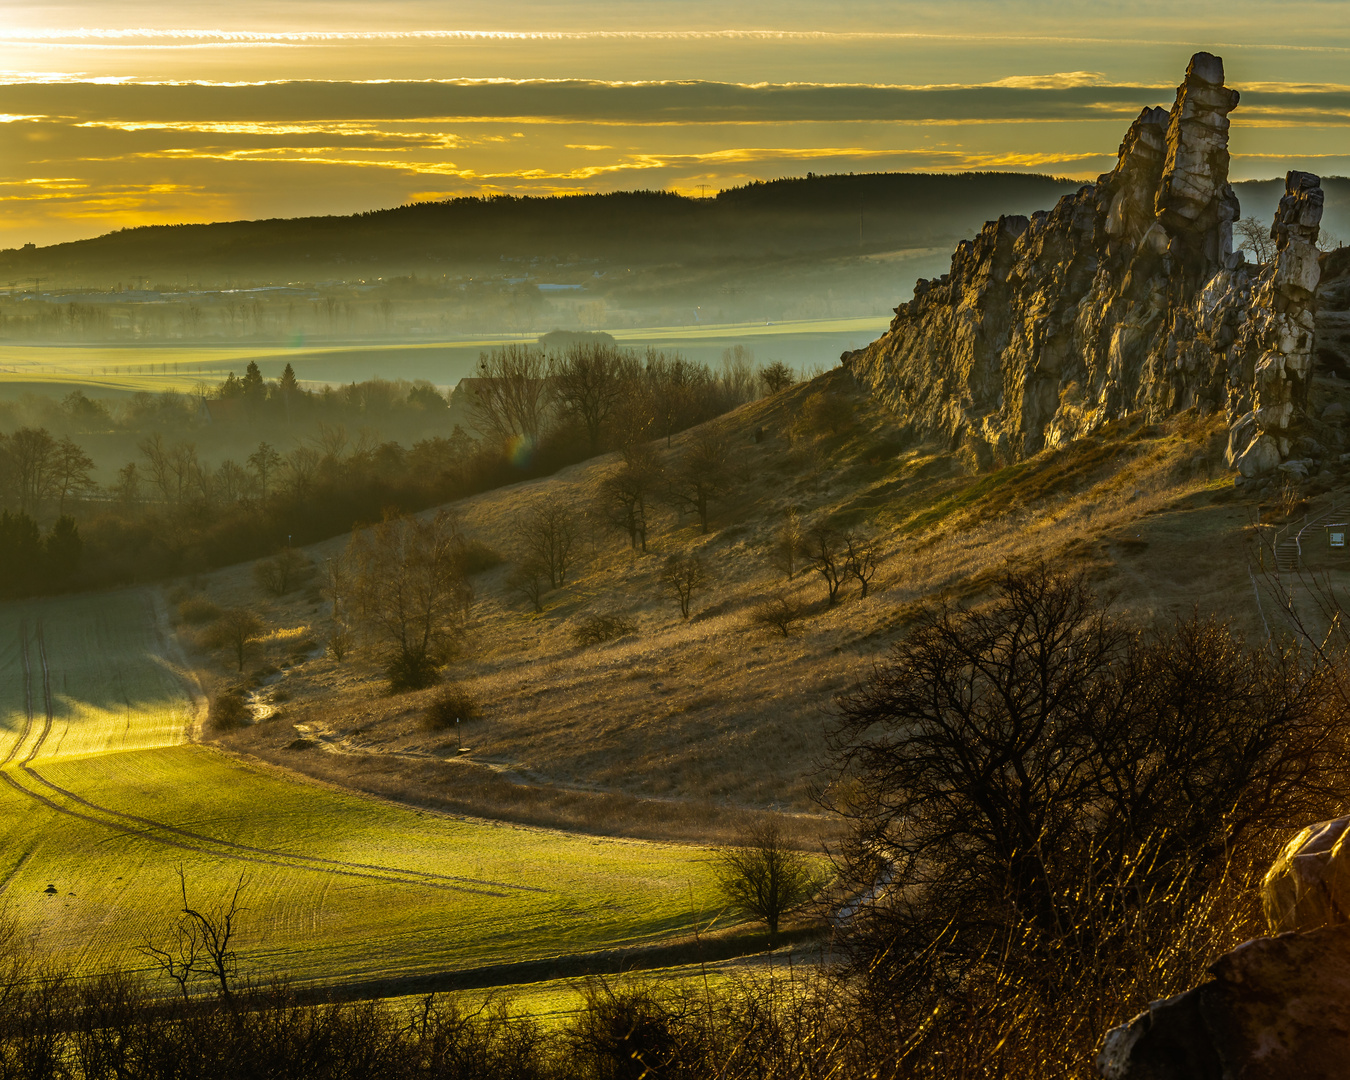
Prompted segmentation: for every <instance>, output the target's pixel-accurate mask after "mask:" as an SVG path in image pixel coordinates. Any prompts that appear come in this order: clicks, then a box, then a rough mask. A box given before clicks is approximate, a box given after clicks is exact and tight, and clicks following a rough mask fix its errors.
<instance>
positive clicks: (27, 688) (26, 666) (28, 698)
mask: <svg viewBox="0 0 1350 1080" xmlns="http://www.w3.org/2000/svg"><path fill="white" fill-rule="evenodd" d="M19 655H20V656H21V657H22V658H23V706H24V719H23V731H21V732H20V733H19V737H18V739H17V740H15V742H14V745H13V746H11V747H10V748H9V753H8V754H6V755H5V760H4V761H0V769H3V768H4V767H5V766H6V765H8V764H10V762H12V761H13V760H14V757H15V755H16V754H18V752H19V750H20V748H21V747H22V746H23V744H24V743H26V742H27V741H28V735H29V732H31V731H32V730H33V670H32V665H31V663H30V662H29V659H28V620H27V619H24V620H23V621H22V622H20V623H19Z"/></svg>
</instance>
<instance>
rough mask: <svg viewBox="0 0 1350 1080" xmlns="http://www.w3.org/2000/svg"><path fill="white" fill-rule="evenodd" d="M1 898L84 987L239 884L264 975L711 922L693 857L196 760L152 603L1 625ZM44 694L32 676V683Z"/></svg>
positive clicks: (587, 945)
mask: <svg viewBox="0 0 1350 1080" xmlns="http://www.w3.org/2000/svg"><path fill="white" fill-rule="evenodd" d="M0 643H2V644H0V672H3V674H4V676H5V680H4V688H3V690H2V691H0V726H2V727H3V730H4V732H5V733H6V735H7V744H8V745H7V747H6V752H7V755H8V756H7V757H6V758H5V760H4V763H3V766H0V779H3V781H4V782H3V784H0V852H3V853H4V855H5V858H4V865H0V882H3V883H2V884H0V893H3V899H4V902H5V903H6V904H7V906H8V907H9V910H10V911H11V912H12V913H13V914H14V915H15V916H16V917H18V918H20V919H21V920H23V921H24V922H26V923H30V924H32V925H33V926H35V927H38V928H39V933H40V936H41V938H42V939H43V941H44V943H45V945H46V946H47V947H48V948H49V949H51V950H52V951H53V953H54V954H55V955H56V957H57V958H58V959H59V960H60V961H61V962H63V963H65V964H68V965H70V966H71V968H72V969H74V970H76V971H86V972H92V971H100V970H108V969H110V968H114V967H130V968H139V967H143V966H144V960H143V958H142V957H141V954H140V953H139V946H140V945H141V944H142V943H143V942H144V940H145V939H146V938H147V937H150V938H154V937H155V936H156V935H157V934H162V933H163V932H164V931H165V929H166V928H167V926H168V925H169V923H170V922H171V920H172V919H173V918H174V916H175V914H176V912H177V908H178V906H179V898H178V896H177V889H178V879H177V872H178V869H179V868H180V867H181V868H182V869H183V872H184V874H185V876H186V878H187V881H188V884H189V888H190V890H191V891H192V895H193V898H194V899H195V900H197V901H198V902H209V901H213V900H215V899H217V898H218V897H220V896H222V895H223V894H224V893H225V892H226V890H228V889H231V888H232V887H233V884H234V883H235V882H237V881H238V880H239V878H240V877H241V876H242V877H243V878H244V880H245V887H244V903H245V906H246V908H247V912H246V915H245V926H244V930H243V937H242V938H241V955H242V956H244V958H245V960H246V961H249V962H250V963H251V965H252V968H251V970H252V971H253V973H254V974H260V975H265V974H268V973H270V972H273V971H277V970H280V969H285V970H287V971H288V972H289V973H290V975H291V977H292V978H294V979H296V980H297V981H300V982H307V981H359V980H365V979H372V978H378V979H386V978H391V977H394V978H396V977H398V976H400V975H420V974H427V973H430V972H436V971H444V970H453V969H462V968H467V967H475V966H480V965H482V964H497V963H506V962H511V961H515V960H524V959H539V958H545V957H548V956H553V955H558V954H561V953H568V952H583V951H590V950H593V949H599V948H608V947H614V946H619V945H624V944H638V943H645V942H650V941H655V940H659V939H660V938H662V937H665V936H669V935H671V934H674V933H680V932H682V931H684V930H686V929H687V928H689V927H690V926H691V925H692V924H693V922H694V921H695V920H697V919H700V918H703V919H706V918H707V917H708V916H709V915H710V914H711V912H710V911H709V910H707V908H708V907H709V906H710V905H709V901H708V899H707V898H708V896H709V894H710V888H709V885H710V874H709V867H708V865H707V861H706V858H705V856H704V853H703V852H702V851H701V850H700V849H697V848H692V847H683V846H677V845H662V844H650V843H642V842H635V841H622V840H607V839H599V838H594V837H585V836H573V835H568V834H563V833H557V832H547V831H542V830H533V829H522V828H514V827H509V826H500V825H495V824H492V823H487V822H476V821H462V820H455V819H451V818H447V817H444V816H439V815H433V814H427V813H422V812H419V811H416V810H412V809H407V808H402V807H397V806H392V805H389V804H385V803H381V802H378V801H375V800H371V799H368V798H363V797H359V796H356V795H348V794H345V793H343V792H340V791H334V790H332V789H329V788H324V787H319V786H317V785H313V784H309V783H305V782H301V781H299V780H295V779H291V778H288V777H286V776H285V775H282V774H278V773H276V772H275V771H270V770H269V771H264V770H262V769H258V768H253V767H251V766H249V765H247V764H245V763H243V762H241V761H238V760H235V759H231V758H228V757H225V756H224V755H222V754H220V753H218V752H216V751H213V750H210V749H208V748H204V747H198V746H191V745H185V744H184V738H185V732H186V731H187V730H188V727H189V725H190V722H191V719H192V714H193V704H192V700H191V696H190V694H189V692H188V690H187V687H186V684H185V682H184V680H183V676H182V674H181V673H179V672H176V671H175V670H174V669H173V668H172V666H171V665H170V664H168V663H167V661H166V660H165V658H164V656H163V654H162V650H161V649H160V647H159V640H158V638H157V636H156V633H155V628H154V624H153V610H152V608H151V606H150V605H149V604H148V602H147V601H146V598H145V597H144V595H142V594H137V593H132V592H127V593H121V594H112V595H108V596H100V597H82V598H70V599H64V600H53V601H48V602H43V603H40V604H27V605H9V606H6V607H4V608H0ZM25 676H26V677H25Z"/></svg>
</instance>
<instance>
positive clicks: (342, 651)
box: [320, 556, 352, 663]
mask: <svg viewBox="0 0 1350 1080" xmlns="http://www.w3.org/2000/svg"><path fill="white" fill-rule="evenodd" d="M322 575H323V584H322V585H321V586H320V591H321V592H322V594H323V597H324V599H325V600H327V601H328V603H329V605H330V606H331V611H330V613H329V620H330V622H331V623H332V626H331V627H330V629H329V631H328V652H329V654H330V655H331V656H332V657H333V659H334V660H336V661H337V662H338V663H341V662H342V661H343V660H344V659H345V658H346V656H347V652H348V650H349V649H350V648H351V615H350V612H349V610H348V608H349V605H350V603H351V590H352V583H351V572H350V568H349V567H348V565H347V560H346V559H344V558H342V557H341V556H339V557H337V558H328V559H325V560H324V563H323V570H322Z"/></svg>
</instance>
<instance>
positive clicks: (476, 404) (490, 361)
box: [469, 345, 548, 443]
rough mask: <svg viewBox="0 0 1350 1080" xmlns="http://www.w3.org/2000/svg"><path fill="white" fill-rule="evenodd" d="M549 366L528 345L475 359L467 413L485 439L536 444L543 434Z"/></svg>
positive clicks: (485, 354) (504, 349) (511, 347)
mask: <svg viewBox="0 0 1350 1080" xmlns="http://www.w3.org/2000/svg"><path fill="white" fill-rule="evenodd" d="M547 376H548V365H547V362H546V361H545V359H544V354H543V353H542V352H541V351H540V350H539V349H537V348H535V347H533V346H531V345H506V346H504V347H502V348H499V349H493V350H492V351H491V352H485V353H481V354H480V355H479V357H478V375H477V377H476V378H475V380H474V382H473V383H472V384H471V394H472V397H471V400H470V403H469V411H470V414H471V415H472V416H473V421H474V426H475V427H477V428H478V430H479V431H481V432H482V433H483V434H484V435H487V436H490V437H492V438H494V439H496V440H497V441H498V442H503V443H504V442H507V441H509V440H511V439H515V438H522V439H525V440H526V441H528V442H530V443H537V442H538V441H539V436H540V435H541V434H542V433H543V427H544V417H545V412H546V402H547V392H548V378H547Z"/></svg>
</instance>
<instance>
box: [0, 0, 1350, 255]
mask: <svg viewBox="0 0 1350 1080" xmlns="http://www.w3.org/2000/svg"><path fill="white" fill-rule="evenodd" d="M1199 49H1206V50H1208V51H1210V52H1214V53H1217V54H1218V55H1220V56H1222V57H1223V58H1224V61H1225V67H1226V71H1227V78H1228V84H1229V85H1230V86H1234V87H1237V88H1238V89H1239V90H1240V91H1241V92H1242V101H1241V103H1240V105H1239V107H1238V109H1237V111H1235V112H1234V114H1233V116H1232V122H1233V130H1232V142H1231V148H1232V151H1233V164H1232V175H1233V178H1234V179H1257V178H1265V177H1271V176H1279V175H1282V174H1283V173H1284V172H1285V171H1286V170H1288V169H1290V168H1304V169H1308V170H1310V171H1312V172H1316V173H1320V174H1322V175H1347V174H1350V0H1305V2H1302V3H1299V4H1297V5H1294V4H1275V3H1270V2H1269V0H1265V2H1263V3H1255V2H1250V0H1227V2H1223V3H1212V2H1208V0H1206V2H1192V3H1179V2H1176V0H1172V2H1169V3H1160V2H1157V0H1135V2H1131V3H1114V2H1107V3H1093V2H1090V0H1078V2H1067V0H946V2H937V3H935V2H927V0H924V2H915V3H910V2H905V0H889V2H885V3H878V2H873V0H852V2H848V3H837V2H832V0H813V2H810V3H804V2H800V0H772V2H767V0H751V2H735V0H722V2H716V3H715V2H710V0H685V2H680V3H676V2H670V0H622V2H620V0H572V2H567V3H563V2H558V0H537V2H531V3H523V2H517V0H496V2H486V0H461V2H456V3H446V2H439V0H438V2H432V0H360V2H357V0H273V2H270V3H261V2H257V0H236V2H233V3H229V4H224V3H221V2H219V0H212V2H210V3H204V2H200V0H178V2H174V3H165V2H160V0H156V2H144V0H142V2H139V3H138V2H130V0H100V2H97V3H95V2H90V0H70V2H61V0H57V2H49V0H25V2H16V0H0V247H15V246H19V245H21V244H24V243H36V244H39V245H45V244H50V243H56V242H60V241H63V240H71V239H78V238H81V237H86V236H94V235H99V234H101V233H105V232H108V231H111V230H113V229H119V228H125V227H130V226H135V225H145V224H159V223H176V222H188V221H192V222H196V221H220V220H232V219H239V218H268V217H296V216H304V215H311V214H348V213H355V212H359V211H362V210H370V209H377V208H382V207H388V206H397V205H400V204H403V203H407V202H414V201H421V200H431V199H443V198H447V197H451V196H455V195H481V194H541V195H548V194H557V193H565V192H576V191H613V190H628V189H634V188H644V189H664V190H674V191H680V192H683V193H686V194H690V195H704V194H712V193H715V192H716V191H717V190H719V189H721V188H725V187H730V186H733V185H736V184H742V183H746V182H748V181H751V180H756V179H773V178H776V177H781V176H800V175H804V174H805V173H807V172H816V173H831V172H878V171H892V170H906V171H924V172H931V171H964V170H969V169H1013V170H1022V171H1034V172H1043V173H1050V174H1053V175H1056V176H1070V177H1075V178H1083V179H1091V178H1094V177H1096V176H1097V175H1098V174H1099V173H1101V172H1104V171H1106V170H1107V169H1109V168H1110V167H1111V165H1112V164H1113V163H1114V160H1115V154H1116V150H1117V147H1118V146H1119V143H1120V140H1121V137H1122V136H1123V134H1124V132H1125V130H1126V128H1127V127H1128V126H1129V123H1130V121H1131V120H1132V119H1133V118H1134V117H1135V116H1136V115H1137V114H1138V112H1139V110H1140V109H1141V108H1142V107H1144V106H1146V105H1170V104H1171V101H1172V99H1173V97H1174V94H1175V88H1176V84H1177V83H1178V82H1179V81H1180V79H1181V77H1182V75H1183V74H1184V71H1185V67H1186V62H1187V60H1188V58H1189V57H1190V55H1191V54H1192V53H1193V52H1195V51H1197V50H1199Z"/></svg>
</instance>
